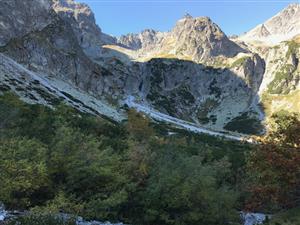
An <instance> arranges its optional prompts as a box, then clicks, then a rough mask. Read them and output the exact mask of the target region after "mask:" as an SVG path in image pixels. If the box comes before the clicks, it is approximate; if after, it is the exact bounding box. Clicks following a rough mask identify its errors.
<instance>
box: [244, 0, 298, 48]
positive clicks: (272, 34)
mask: <svg viewBox="0 0 300 225" xmlns="http://www.w3.org/2000/svg"><path fill="white" fill-rule="evenodd" d="M299 33H300V4H299V3H292V4H290V5H288V6H287V7H286V8H285V9H283V10H282V11H281V12H279V13H278V14H276V15H275V16H273V17H272V18H270V19H269V20H267V21H266V22H264V23H263V24H260V25H258V26H256V27H255V28H254V29H252V30H250V31H249V32H247V33H246V34H245V35H242V36H241V37H240V39H241V40H243V41H260V42H264V43H266V44H278V43H279V42H282V41H286V40H289V39H292V38H293V37H294V36H296V35H297V34H299Z"/></svg>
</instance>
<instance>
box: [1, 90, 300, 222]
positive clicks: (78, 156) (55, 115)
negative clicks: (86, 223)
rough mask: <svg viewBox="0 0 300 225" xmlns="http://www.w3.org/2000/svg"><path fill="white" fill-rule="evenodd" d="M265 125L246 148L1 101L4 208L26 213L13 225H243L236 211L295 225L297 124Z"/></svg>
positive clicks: (141, 121)
mask: <svg viewBox="0 0 300 225" xmlns="http://www.w3.org/2000/svg"><path fill="white" fill-rule="evenodd" d="M269 125H270V129H269V132H268V133H267V134H266V136H264V137H261V138H257V141H256V143H255V144H248V143H242V142H235V141H229V140H226V139H220V138H216V137H211V136H208V135H200V134H194V133H190V132H187V131H184V130H180V129H176V128H172V127H170V126H169V125H168V124H162V123H157V122H155V121H152V120H150V119H149V118H148V117H146V116H145V115H143V114H140V113H138V112H136V111H134V110H132V109H128V120H127V121H126V122H124V123H122V124H118V123H115V122H113V121H110V120H107V119H106V118H101V117H96V116H93V115H89V114H85V113H81V112H78V111H76V110H75V109H73V108H71V107H68V106H66V105H64V104H62V103H58V104H57V105H56V107H55V109H51V108H48V107H45V106H42V105H30V104H27V103H24V102H23V101H21V100H20V99H19V98H18V97H17V96H15V95H14V94H11V93H5V94H3V95H1V96H0V178H1V185H0V202H3V203H4V204H5V206H6V207H7V208H8V209H18V210H28V211H29V212H30V214H29V215H28V216H26V217H23V218H19V219H17V220H16V221H15V220H13V221H9V223H8V224H9V225H15V224H21V225H29V224H30V225H38V224H40V223H39V222H38V221H44V222H43V224H45V225H50V224H62V225H63V224H65V225H72V224H75V222H74V221H71V220H70V221H67V222H66V221H59V220H58V219H57V218H55V217H52V215H55V214H57V213H62V212H63V213H68V214H71V215H80V216H83V217H84V218H87V219H97V220H100V221H106V220H109V221H112V222H117V221H121V222H123V223H126V224H133V225H196V224H197V225H199V224H203V225H204V224H205V225H221V224H222V225H226V224H232V225H234V224H236V225H237V224H241V218H240V216H239V212H240V211H260V212H265V213H268V214H274V215H275V216H274V220H270V221H267V222H266V223H267V224H272V225H278V224H282V225H283V224H285V225H297V224H300V216H299V214H300V116H299V114H291V113H287V112H284V111H282V112H279V113H277V114H274V115H273V116H272V123H271V124H269ZM289 212H292V213H291V214H293V216H291V214H290V216H286V213H289ZM276 215H279V216H278V217H276ZM53 220H55V222H53ZM276 221H277V222H276Z"/></svg>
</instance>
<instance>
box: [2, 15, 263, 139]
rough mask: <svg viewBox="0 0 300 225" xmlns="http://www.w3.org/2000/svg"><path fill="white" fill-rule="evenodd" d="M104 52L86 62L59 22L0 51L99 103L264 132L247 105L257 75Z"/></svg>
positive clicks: (67, 27) (69, 32) (254, 111)
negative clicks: (130, 100) (134, 102)
mask: <svg viewBox="0 0 300 225" xmlns="http://www.w3.org/2000/svg"><path fill="white" fill-rule="evenodd" d="M107 51H108V52H106V55H107V57H103V58H102V59H98V60H97V62H96V61H93V60H92V59H90V58H89V57H88V56H86V55H85V53H84V52H83V50H82V48H81V47H80V45H79V43H78V40H77V38H76V36H75V35H74V33H73V31H72V28H71V27H70V25H69V24H67V23H66V22H64V21H63V20H62V19H60V18H59V17H58V16H57V17H56V19H55V20H54V22H52V23H51V24H49V25H48V26H46V27H45V28H44V29H42V30H40V31H33V32H31V33H29V34H26V35H24V36H23V37H20V38H14V39H11V40H10V41H9V43H8V44H7V45H5V46H3V47H1V48H0V52H2V53H4V54H6V55H8V56H9V57H11V58H13V59H14V60H16V61H17V62H19V63H20V64H23V65H25V66H26V67H27V68H28V69H30V70H32V71H35V72H40V73H46V74H48V75H51V76H55V77H57V78H60V79H62V80H64V81H67V82H69V83H72V84H74V85H75V86H77V87H79V88H80V89H82V90H83V91H86V92H89V93H92V94H93V95H95V96H96V97H98V98H103V99H106V100H109V101H115V102H118V100H120V99H124V98H126V96H129V95H134V96H136V97H137V99H138V100H139V101H140V102H141V103H142V104H149V105H150V106H151V107H153V108H155V109H156V110H158V111H160V112H163V113H166V114H168V115H170V116H174V117H177V118H180V119H183V120H187V121H190V122H194V123H196V124H198V125H199V126H200V125H201V126H205V127H208V128H212V129H218V130H222V129H223V127H224V128H225V129H226V130H230V131H237V132H241V133H248V134H258V133H261V131H262V130H263V128H262V127H263V126H262V124H261V122H260V121H261V120H258V119H257V118H258V117H260V119H263V118H262V116H261V115H263V112H262V113H260V114H259V113H258V112H257V107H254V106H253V105H254V104H252V103H253V101H254V100H255V99H258V95H257V86H259V85H260V84H258V82H259V81H256V80H259V79H258V78H257V77H256V76H260V74H248V75H247V76H246V78H241V77H240V76H238V75H237V74H235V73H234V72H233V71H232V70H230V69H227V68H213V67H208V66H205V65H202V64H197V63H194V62H192V61H185V60H180V59H169V58H155V59H151V60H149V61H147V62H133V61H131V59H130V58H129V57H128V56H127V55H126V54H123V53H120V52H118V51H116V50H112V49H111V50H107ZM252 64H253V63H252ZM252 64H251V62H250V63H249V66H250V67H251V66H252V67H253V68H254V67H255V66H254V65H252ZM241 66H243V65H241ZM253 68H251V69H252V71H255V70H253ZM246 80H247V82H246ZM253 83H255V85H253Z"/></svg>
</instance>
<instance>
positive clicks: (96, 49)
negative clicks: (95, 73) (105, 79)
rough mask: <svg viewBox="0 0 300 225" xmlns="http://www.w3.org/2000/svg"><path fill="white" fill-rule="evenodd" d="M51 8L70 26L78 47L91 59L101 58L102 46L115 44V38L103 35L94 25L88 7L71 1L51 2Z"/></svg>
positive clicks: (93, 19)
mask: <svg viewBox="0 0 300 225" xmlns="http://www.w3.org/2000/svg"><path fill="white" fill-rule="evenodd" d="M52 7H53V9H54V10H55V12H56V13H57V14H58V15H59V16H60V17H61V18H62V19H63V20H64V21H65V22H67V23H69V24H70V25H71V27H72V30H73V32H74V34H75V36H76V37H77V41H78V43H79V45H80V46H81V47H82V49H83V51H84V52H85V54H86V55H88V56H89V57H91V58H92V59H95V60H97V59H99V58H100V57H101V56H102V54H103V52H102V51H103V49H102V45H104V44H114V43H116V38H114V37H111V36H109V35H107V34H104V33H103V32H102V31H101V29H100V28H99V27H98V26H97V25H96V22H95V17H94V13H93V12H92V11H91V9H90V8H89V6H88V5H86V4H83V3H77V2H75V1H73V0H53V5H52Z"/></svg>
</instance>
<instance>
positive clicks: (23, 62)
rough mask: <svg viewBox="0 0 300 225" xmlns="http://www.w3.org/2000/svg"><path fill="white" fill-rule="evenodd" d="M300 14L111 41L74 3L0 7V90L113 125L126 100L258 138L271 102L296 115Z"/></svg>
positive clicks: (203, 21)
mask: <svg viewBox="0 0 300 225" xmlns="http://www.w3.org/2000/svg"><path fill="white" fill-rule="evenodd" d="M299 9H300V7H299V4H292V5H290V6H288V7H287V8H286V9H284V10H283V11H282V12H280V13H279V14H278V15H276V16H274V17H273V18H271V19H270V20H268V21H267V22H265V23H263V24H262V25H259V26H258V27H256V28H254V29H253V30H251V31H249V32H247V33H246V34H245V35H242V36H240V37H235V38H228V37H227V36H226V34H225V33H224V32H223V31H222V30H221V28H220V27H219V26H218V25H217V24H215V23H214V22H213V21H212V20H211V19H210V18H208V17H195V18H194V17H192V16H190V15H186V16H184V17H183V18H182V19H180V20H179V21H177V22H176V24H175V26H174V28H173V29H172V30H171V31H169V32H160V31H154V30H152V29H146V30H144V31H142V32H141V33H140V34H127V35H123V36H121V37H119V38H115V37H112V36H110V35H107V34H105V33H103V31H102V30H101V29H100V28H99V27H98V26H97V25H96V23H95V18H94V14H93V12H92V11H91V9H90V8H89V7H88V5H86V4H82V3H77V2H75V1H74V0H53V1H50V0H28V1H26V3H25V2H24V1H18V0H11V1H8V2H7V1H5V2H4V1H1V2H0V12H1V13H0V34H1V36H0V53H1V54H0V87H1V90H2V91H3V90H12V91H14V92H16V93H17V94H18V95H19V96H21V97H22V99H23V100H25V101H27V102H30V103H34V102H38V103H41V104H46V105H49V106H52V105H53V102H55V101H58V100H62V101H65V102H66V103H67V104H69V105H72V106H73V107H75V108H78V109H79V110H81V111H86V112H89V113H93V114H97V115H106V116H108V117H111V118H112V119H113V120H117V121H121V120H123V119H125V118H126V116H125V112H124V111H123V110H122V108H123V106H124V104H125V103H126V102H127V100H128V99H129V98H131V99H132V98H133V99H134V102H135V105H139V106H140V107H146V108H147V112H148V113H149V114H150V115H151V112H157V113H161V114H162V115H165V116H169V117H172V118H174V119H180V120H182V121H185V122H187V123H192V124H194V125H195V126H198V127H203V128H205V129H213V130H217V131H221V132H239V133H248V134H249V133H250V134H260V133H262V132H264V131H265V128H264V124H263V122H264V121H265V119H267V118H268V116H269V114H268V113H269V112H271V111H272V112H274V111H276V110H277V108H276V107H277V106H278V102H280V106H281V107H280V109H281V108H287V110H290V109H291V110H299V108H298V107H299V101H297V99H298V100H299V92H300V86H299V79H300V78H299V76H300V75H299V71H300V69H299V68H300V67H299V55H300V53H299V46H300V44H299V38H298V37H297V34H300V27H299V24H300V16H299V12H300V10H299ZM104 22H105V21H104ZM282 41H284V42H282ZM257 42H259V44H257ZM274 43H276V45H274ZM271 44H272V45H271ZM295 98H296V100H295ZM287 101H288V103H287ZM262 105H264V106H265V109H263V107H261V106H262ZM288 105H292V106H291V107H290V106H288Z"/></svg>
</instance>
